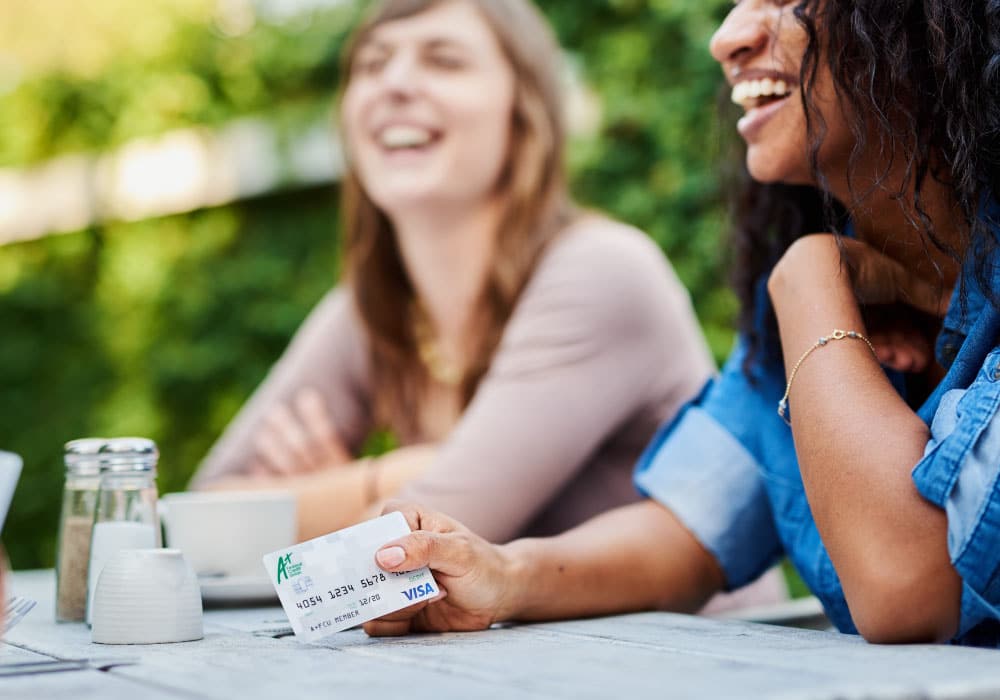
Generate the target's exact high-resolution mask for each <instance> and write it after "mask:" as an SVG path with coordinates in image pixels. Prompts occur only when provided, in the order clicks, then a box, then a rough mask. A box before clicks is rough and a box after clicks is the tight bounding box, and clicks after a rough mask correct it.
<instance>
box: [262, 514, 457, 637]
mask: <svg viewBox="0 0 1000 700" xmlns="http://www.w3.org/2000/svg"><path fill="white" fill-rule="evenodd" d="M409 532H410V527H409V525H407V524H406V518H404V517H403V515H402V514H401V513H389V514H388V515H383V516H382V517H381V518H376V519H374V520H369V521H368V522H366V523H361V524H360V525H355V526H353V527H349V528H347V529H345V530H340V531H338V532H334V533H331V534H329V535H323V536H322V537H317V538H316V539H313V540H309V541H308V542H303V543H302V544H299V545H296V546H294V547H289V548H288V549H282V550H279V551H277V552H271V553H270V554H266V555H264V567H265V568H266V569H267V573H268V576H269V577H270V579H271V583H273V584H274V588H275V590H277V591H278V598H279V599H280V600H281V607H283V608H284V609H285V614H287V615H288V619H289V621H290V622H291V623H292V629H293V630H294V631H295V634H296V635H297V636H300V637H302V638H303V639H305V640H306V641H315V640H317V639H322V638H323V637H326V636H328V635H331V634H333V633H334V632H339V631H341V630H345V629H348V628H349V627H355V626H357V625H360V624H362V623H363V622H368V620H374V619H375V618H377V617H382V616H383V615H388V614H389V613H392V612H395V611H397V610H400V609H402V608H405V607H407V606H409V605H413V604H414V603H418V602H420V601H421V600H424V599H427V598H433V597H434V596H436V595H437V594H438V587H437V583H436V582H435V581H434V577H433V576H431V572H430V570H429V569H427V568H423V569H417V570H415V571H407V572H406V573H402V574H390V573H386V572H385V571H382V570H381V569H380V568H378V566H377V565H376V564H375V552H376V551H378V549H379V548H380V547H382V545H384V544H386V543H387V542H390V541H392V540H394V539H396V538H398V537H402V536H403V535H406V534H408V533H409Z"/></svg>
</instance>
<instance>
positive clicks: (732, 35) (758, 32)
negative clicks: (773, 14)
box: [709, 0, 770, 69]
mask: <svg viewBox="0 0 1000 700" xmlns="http://www.w3.org/2000/svg"><path fill="white" fill-rule="evenodd" d="M760 5H761V3H760V2H756V1H754V0H743V2H740V3H739V4H737V5H736V6H735V7H733V9H732V10H730V11H729V14H728V15H727V16H726V19H725V21H724V22H723V23H722V26H720V27H719V29H718V30H717V31H716V32H715V35H714V36H713V37H712V41H711V42H710V43H709V50H710V51H711V52H712V56H713V57H714V58H715V60H716V61H718V62H719V64H720V65H722V67H723V68H724V69H728V68H729V67H731V64H734V63H736V64H738V63H743V62H745V61H746V60H747V59H748V58H750V57H752V56H756V55H757V54H758V53H759V52H760V51H762V50H763V49H764V48H765V47H766V46H767V41H768V36H769V35H770V32H769V30H768V27H767V19H766V15H767V13H766V11H765V10H764V9H763V8H762V7H761V6H760Z"/></svg>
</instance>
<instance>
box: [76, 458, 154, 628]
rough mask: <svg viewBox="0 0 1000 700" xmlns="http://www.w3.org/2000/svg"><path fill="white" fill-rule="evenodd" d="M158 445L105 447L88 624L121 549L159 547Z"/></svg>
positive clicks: (93, 537)
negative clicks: (97, 595)
mask: <svg viewBox="0 0 1000 700" xmlns="http://www.w3.org/2000/svg"><path fill="white" fill-rule="evenodd" d="M158 458H159V452H158V451H157V449H156V443H154V442H153V441H152V440H146V439H145V438H115V439H112V440H108V442H107V444H105V445H104V447H102V448H101V451H100V459H101V485H100V490H99V492H98V496H97V507H96V510H95V514H94V530H93V532H92V534H91V538H90V566H89V572H88V586H87V590H88V597H87V624H90V622H91V614H92V608H93V603H94V591H95V590H96V589H97V582H98V580H99V578H100V575H101V569H103V568H104V565H105V564H106V563H107V562H108V561H109V560H110V559H111V558H112V557H113V556H114V555H115V554H117V553H118V552H119V551H121V550H123V549H153V548H156V547H159V546H160V521H159V518H158V517H157V514H156V499H157V492H156V462H157V460H158Z"/></svg>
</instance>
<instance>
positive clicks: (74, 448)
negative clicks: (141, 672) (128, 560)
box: [56, 438, 107, 622]
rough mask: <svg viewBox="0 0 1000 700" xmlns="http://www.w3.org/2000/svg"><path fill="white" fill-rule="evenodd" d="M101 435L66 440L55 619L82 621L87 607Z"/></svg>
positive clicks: (99, 477) (102, 443)
mask: <svg viewBox="0 0 1000 700" xmlns="http://www.w3.org/2000/svg"><path fill="white" fill-rule="evenodd" d="M106 442H107V441H106V440H105V439H104V438H83V439H81V440H71V441H70V442H67V443H66V447H65V448H64V449H65V457H64V460H63V461H64V463H65V465H66V485H65V486H64V487H63V500H62V510H61V512H60V514H59V540H58V543H57V550H56V552H57V554H56V621H57V622H83V620H84V618H85V616H86V611H87V567H88V565H89V563H90V532H91V530H92V529H93V527H94V508H95V506H96V505H97V491H98V487H99V486H100V483H101V473H100V459H99V457H98V452H99V451H100V449H101V448H102V447H104V445H105V443H106Z"/></svg>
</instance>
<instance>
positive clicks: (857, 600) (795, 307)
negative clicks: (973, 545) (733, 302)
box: [770, 267, 960, 641]
mask: <svg viewBox="0 0 1000 700" xmlns="http://www.w3.org/2000/svg"><path fill="white" fill-rule="evenodd" d="M824 272H825V273H826V274H824ZM817 280H826V282H824V283H820V282H817ZM770 290H771V295H772V300H773V301H774V307H775V313H776V315H777V318H778V325H779V329H780V334H781V344H782V348H783V351H784V359H785V365H786V369H787V371H788V372H790V371H791V369H792V368H793V367H794V365H795V363H796V362H797V361H798V360H799V358H800V357H801V356H802V354H803V353H804V352H805V351H806V350H807V349H808V348H809V347H811V346H812V345H813V343H815V342H816V340H817V338H819V337H820V336H828V335H830V333H831V332H832V331H833V330H834V329H835V328H839V329H843V330H856V331H858V332H860V333H863V334H866V329H865V327H864V324H863V319H862V317H861V313H860V310H859V308H858V305H857V303H856V302H855V300H854V297H853V291H852V289H851V285H850V282H849V280H848V279H847V273H846V271H843V270H841V269H839V267H838V268H837V269H828V270H826V271H822V270H821V271H817V270H815V269H813V270H810V271H809V274H805V275H795V274H789V275H782V274H778V273H776V275H775V276H773V277H772V280H771V283H770ZM789 406H790V413H791V418H792V430H793V434H794V437H795V447H796V453H797V456H798V460H799V466H800V470H801V473H802V480H803V484H804V486H805V489H806V494H807V497H808V499H809V505H810V509H811V511H812V513H813V516H814V518H815V521H816V524H817V527H818V529H819V532H820V535H821V536H822V538H823V542H824V544H825V546H826V549H827V552H828V553H829V555H830V558H831V560H832V561H833V564H834V566H835V568H836V570H837V573H838V575H839V577H840V580H841V583H842V585H843V589H844V594H845V596H846V598H847V601H848V604H849V606H850V608H851V612H852V615H853V616H854V618H855V623H856V624H857V625H858V627H859V629H861V631H862V633H866V631H868V632H870V634H866V636H868V637H869V638H879V639H883V640H885V641H891V640H894V639H899V640H920V639H933V638H947V637H949V636H951V634H952V633H953V631H954V625H955V624H956V622H957V615H958V613H957V610H958V600H959V598H958V596H959V592H958V591H959V590H960V589H959V587H958V582H957V576H956V575H955V573H954V570H953V569H952V568H951V566H950V560H949V556H948V551H947V546H946V538H947V534H946V533H947V522H946V518H945V514H944V513H943V512H942V511H941V510H940V509H938V508H936V507H934V506H932V505H931V504H929V503H928V502H927V501H925V500H924V499H923V498H922V497H921V496H920V494H919V493H918V492H917V490H916V487H915V486H914V485H913V482H912V479H911V477H910V472H911V471H912V469H913V467H914V465H916V463H917V462H918V461H919V460H920V459H921V457H922V455H923V450H924V447H925V445H926V443H927V440H928V437H929V434H928V430H927V426H926V425H925V424H924V423H923V422H922V421H921V420H920V419H919V418H918V417H917V416H916V414H915V413H914V412H913V411H912V410H910V408H909V407H908V406H907V405H906V403H905V402H904V401H903V400H902V399H901V398H900V397H899V395H898V394H897V393H896V391H895V390H894V389H893V387H892V385H891V384H890V383H889V382H888V380H887V379H886V377H885V374H884V373H883V371H882V369H881V368H880V367H879V365H878V362H877V361H876V359H875V358H874V356H873V355H872V352H871V350H870V349H869V348H868V347H867V346H866V344H865V343H864V342H862V341H859V340H854V339H845V340H838V341H832V342H829V343H827V344H826V345H825V346H822V347H821V348H819V349H817V350H816V351H814V352H813V353H812V354H811V355H810V356H809V357H808V358H807V359H806V361H805V362H803V363H802V365H801V366H800V368H799V371H798V372H797V373H796V375H795V378H794V382H793V386H792V388H791V393H790V396H789ZM900 609H903V610H904V611H905V612H906V613H907V614H906V615H896V614H895V612H896V611H898V610H900ZM866 628H867V630H866Z"/></svg>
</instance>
